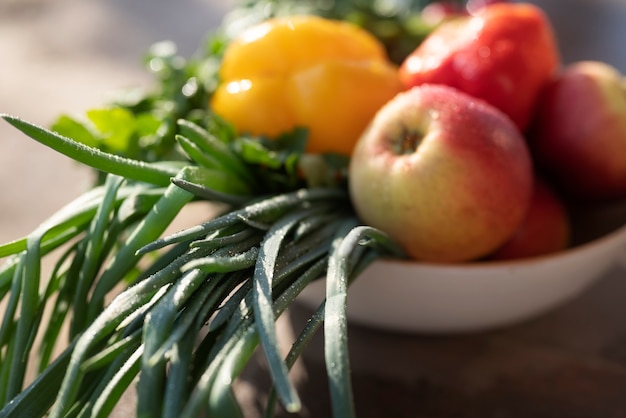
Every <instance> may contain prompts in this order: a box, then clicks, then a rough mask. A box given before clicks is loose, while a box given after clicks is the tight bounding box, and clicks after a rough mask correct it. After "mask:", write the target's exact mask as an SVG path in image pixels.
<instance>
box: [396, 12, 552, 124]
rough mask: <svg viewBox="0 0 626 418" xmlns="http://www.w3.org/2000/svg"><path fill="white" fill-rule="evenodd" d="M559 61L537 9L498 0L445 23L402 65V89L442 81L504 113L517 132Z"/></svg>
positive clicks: (549, 34) (545, 19)
mask: <svg viewBox="0 0 626 418" xmlns="http://www.w3.org/2000/svg"><path fill="white" fill-rule="evenodd" d="M559 64H560V58H559V54H558V50H557V45H556V41H555V37H554V33H553V29H552V27H551V25H550V22H549V21H548V19H547V17H546V15H545V14H544V13H543V11H542V10H541V9H539V8H538V7H536V6H533V5H530V4H515V3H496V4H491V5H488V6H485V7H483V8H481V9H480V10H479V11H478V12H477V13H476V14H475V15H472V16H467V17H460V18H457V19H452V20H449V21H445V22H444V23H442V24H441V25H440V26H438V27H437V28H436V29H435V30H434V31H433V32H432V33H431V34H430V35H429V36H428V37H427V38H426V39H425V40H424V41H423V42H422V43H421V44H420V45H419V46H418V47H417V48H416V49H415V51H413V53H412V54H410V55H409V56H408V57H407V58H406V60H405V61H404V62H403V63H402V65H401V67H400V80H401V81H402V83H403V84H404V86H405V87H406V88H410V87H413V86H417V85H420V84H426V83H429V84H433V83H434V84H445V85H448V86H451V87H455V88H457V89H459V90H461V91H463V92H465V93H468V94H470V95H472V96H474V97H478V98H480V99H483V100H485V101H487V102H488V103H490V104H492V105H493V106H495V107H497V108H498V109H500V110H501V111H503V112H504V113H505V114H507V115H508V116H509V117H510V118H511V119H512V120H513V122H515V124H516V125H517V126H518V128H519V129H520V130H522V131H523V130H525V129H526V127H527V126H528V123H529V122H530V120H531V118H532V114H533V111H534V107H535V103H536V100H537V97H538V95H539V92H540V91H541V89H542V88H543V87H544V85H545V84H546V83H547V82H548V81H549V80H550V78H551V77H552V76H553V74H554V72H555V71H556V70H557V68H558V66H559Z"/></svg>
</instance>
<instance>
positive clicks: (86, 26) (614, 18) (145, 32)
mask: <svg viewBox="0 0 626 418" xmlns="http://www.w3.org/2000/svg"><path fill="white" fill-rule="evenodd" d="M148 3H150V6H146V5H147V4H148ZM536 3H539V4H542V5H543V6H544V7H545V8H546V11H547V12H548V13H549V15H550V16H551V17H552V18H553V20H554V23H555V28H556V29H557V33H558V34H559V38H560V43H561V46H562V50H563V57H564V60H565V61H572V60H574V59H602V60H605V61H608V62H611V63H612V64H614V65H616V66H617V67H618V68H620V69H621V70H622V71H623V72H626V49H625V48H624V46H623V45H624V43H623V42H624V39H626V2H624V0H603V1H593V0H571V1H567V2H565V1H561V0H550V1H548V0H546V1H543V2H542V1H537V2H536ZM172 4H174V3H173V2H172V3H170V2H166V1H165V0H163V1H150V2H148V0H132V1H131V0H128V1H125V2H122V1H104V0H99V1H93V2H89V3H84V2H79V1H78V0H61V1H57V2H53V3H50V2H45V1H43V0H29V1H20V2H18V1H5V2H0V51H1V53H2V54H1V55H2V58H0V60H2V65H0V112H7V113H13V114H16V115H18V116H21V117H24V118H25V119H28V120H31V121H33V122H38V123H47V122H49V121H50V120H51V119H52V118H53V117H54V116H56V115H58V114H60V113H64V112H70V113H72V112H74V113H75V112H80V111H82V110H84V109H86V108H88V107H93V106H96V105H98V104H100V103H103V102H104V101H105V100H106V98H107V94H108V93H110V92H111V91H113V90H115V89H117V88H120V87H126V86H129V85H136V84H142V83H146V82H149V77H148V76H147V74H145V72H144V71H143V69H142V68H141V63H140V58H141V55H142V54H143V52H144V51H145V50H146V48H147V47H148V45H150V44H151V43H152V42H155V41H159V40H162V39H164V38H172V39H174V40H175V41H177V43H179V45H180V46H181V50H182V51H183V52H185V53H191V52H192V51H193V50H194V49H195V47H196V46H197V45H198V43H199V42H200V40H201V39H202V36H203V35H204V33H206V31H207V30H208V29H209V28H210V27H212V25H215V24H217V22H219V20H220V18H221V16H222V15H223V13H224V12H225V11H226V10H227V8H228V6H229V4H232V2H230V3H229V2H224V1H222V0H219V1H218V0H205V1H204V2H189V3H184V5H182V3H181V5H180V6H176V7H173V6H172ZM87 175H88V173H87V171H86V170H85V169H83V168H81V167H77V166H76V165H75V164H73V163H72V162H71V161H68V160H67V159H65V158H64V157H62V156H58V155H56V154H55V153H53V152H51V151H49V150H47V149H44V148H43V147H41V146H39V145H38V144H35V143H33V142H31V141H29V140H27V139H25V138H24V137H23V136H21V135H20V134H18V133H16V131H14V130H12V129H11V128H10V127H8V126H7V124H4V123H2V124H0V191H1V192H2V197H1V200H0V240H1V241H2V242H6V241H8V240H10V239H13V238H17V237H18V236H21V235H22V234H25V233H27V232H29V231H30V230H31V229H32V228H33V227H34V226H36V225H37V224H38V223H39V222H41V221H42V220H44V219H45V217H46V216H48V215H49V214H51V213H52V212H53V211H54V210H56V209H58V208H59V207H61V206H62V205H63V204H64V203H67V202H68V201H69V199H71V198H73V197H75V196H77V195H78V194H80V193H81V192H82V191H83V190H84V188H85V187H86V185H87V184H88V179H86V176H87ZM625 251H626V249H625ZM624 301H626V272H625V271H624V269H623V268H621V267H620V266H616V267H615V269H613V270H612V271H611V272H610V273H609V274H607V275H606V276H605V277H603V278H602V279H601V280H600V281H598V282H597V283H596V284H595V285H594V286H593V287H592V288H591V289H589V291H587V292H585V293H584V294H583V295H582V296H580V297H578V298H577V299H575V300H574V301H571V302H569V303H567V304H565V305H564V306H561V307H559V308H558V309H555V310H553V311H551V312H549V313H548V314H546V315H544V316H542V317H540V318H537V319H534V320H532V321H528V322H525V323H523V324H520V325H517V326H513V327H509V328H506V329H501V330H497V331H491V332H485V333H479V334H471V335H456V336H427V335H404V334H397V333H387V332H384V331H379V330H372V329H367V328H363V327H359V326H350V327H349V329H348V333H349V343H350V354H351V364H352V371H353V384H354V389H355V400H356V404H357V408H358V416H359V417H428V418H440V417H441V418H453V417H454V418H469V417H480V418H491V417H493V418H513V417H524V418H526V417H537V418H544V417H555V418H556V417H558V418H577V417H581V418H583V417H584V418H596V417H598V418H612V417H626V304H625V303H624ZM305 318H306V310H305V309H304V308H302V307H298V306H294V307H292V309H291V310H290V311H289V314H288V316H286V317H285V318H282V320H281V328H280V330H281V337H282V338H283V339H286V340H288V339H289V338H291V337H292V335H293V332H294V329H298V328H299V327H300V326H301V324H302V323H303V321H304V320H305ZM321 353H322V349H321V340H320V339H319V338H318V339H317V340H316V341H315V342H314V344H313V345H312V346H311V347H310V349H309V350H307V352H306V355H305V360H304V361H303V362H300V363H298V364H297V366H296V368H295V370H294V379H295V380H296V381H297V383H298V388H299V390H300V394H301V396H302V399H303V403H304V409H303V412H302V413H301V414H299V415H298V416H303V417H316V418H317V417H327V416H329V410H328V408H329V398H328V390H327V383H326V377H325V374H324V366H323V359H322V354H321ZM267 387H268V381H267V374H266V370H265V367H264V365H263V360H262V359H261V358H260V357H259V358H257V359H256V360H255V362H253V363H252V365H251V367H249V368H248V369H247V370H246V373H245V375H244V378H243V379H241V380H240V381H239V382H238V383H237V394H238V396H240V397H241V399H242V400H243V402H244V404H245V405H246V416H247V417H257V416H260V413H259V410H260V407H259V405H260V404H262V402H263V397H264V394H265V393H266V390H267ZM119 416H128V415H124V414H120V415H119ZM283 416H287V415H283Z"/></svg>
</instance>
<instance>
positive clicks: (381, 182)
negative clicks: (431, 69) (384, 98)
mask: <svg viewBox="0 0 626 418" xmlns="http://www.w3.org/2000/svg"><path fill="white" fill-rule="evenodd" d="M532 182H533V172H532V163H531V160H530V155H529V152H528V149H527V146H526V142H525V139H524V138H523V136H522V135H521V133H520V132H519V131H518V129H517V128H516V127H515V125H514V124H513V123H512V122H511V120H510V119H509V118H507V117H506V116H505V115H504V114H503V113H502V112H500V111H499V110H497V109H496V108H494V107H493V106H491V105H489V104H487V103H486V102H484V101H482V100H480V99H476V98H474V97H471V96H469V95H467V94H465V93H462V92H460V91H458V90H456V89H454V88H451V87H447V86H442V85H428V84H427V85H422V86H419V87H415V88H413V89H410V90H408V91H406V92H404V93H401V94H399V95H398V96H396V97H395V98H394V99H392V100H391V101H390V102H389V103H387V104H386V105H385V106H384V107H383V108H382V109H380V110H379V112H378V113H377V115H376V116H375V118H374V120H373V121H372V123H371V124H370V126H369V128H368V129H367V130H366V131H365V133H364V134H363V135H362V136H361V138H360V139H359V141H358V142H357V145H356V148H355V151H354V153H353V155H352V159H351V163H350V167H349V187H350V195H351V198H352V202H353V204H354V207H355V210H356V212H357V214H358V215H359V217H360V218H361V220H362V221H364V222H365V223H366V224H369V225H371V226H373V227H376V228H379V229H381V230H383V231H385V232H387V233H388V234H389V235H390V237H391V238H392V239H394V240H395V241H396V242H397V243H398V244H400V245H401V246H402V247H403V248H404V249H405V250H406V252H407V254H409V255H410V256H411V257H413V258H415V259H419V260H424V261H436V262H462V261H468V260H472V259H476V258H479V257H483V256H485V255H487V254H489V253H491V252H493V251H494V250H495V249H496V248H498V247H499V246H501V245H502V244H503V243H504V242H505V241H506V240H507V239H509V237H511V235H512V234H513V233H514V232H515V231H516V230H517V228H518V227H519V225H520V223H521V222H522V220H523V219H524V216H525V215H526V210H527V208H528V205H529V203H530V197H531V193H532Z"/></svg>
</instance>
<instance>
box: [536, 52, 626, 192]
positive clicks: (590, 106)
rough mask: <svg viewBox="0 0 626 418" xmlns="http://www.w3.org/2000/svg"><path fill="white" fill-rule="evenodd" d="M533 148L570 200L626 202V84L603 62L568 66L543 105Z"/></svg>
mask: <svg viewBox="0 0 626 418" xmlns="http://www.w3.org/2000/svg"><path fill="white" fill-rule="evenodd" d="M529 142H530V144H531V148H532V150H533V152H534V154H535V155H536V159H537V161H538V164H540V165H541V166H543V167H544V168H545V169H546V171H548V172H549V173H550V174H551V175H553V176H554V178H555V180H556V181H558V183H559V185H560V186H562V187H563V188H564V189H565V190H567V191H568V192H570V193H571V194H573V195H575V196H578V197H581V198H589V199H601V198H616V197H622V196H626V79H625V78H624V77H623V76H622V74H620V72H619V71H618V70H617V69H615V68H614V67H612V66H611V65H609V64H606V63H603V62H597V61H580V62H576V63H573V64H570V65H568V66H566V67H565V68H564V69H563V71H562V72H561V73H560V74H559V75H558V77H557V78H556V79H555V80H554V81H553V82H552V83H551V84H550V85H549V86H548V87H547V88H546V90H545V92H544V94H543V95H542V98H541V99H540V103H539V106H538V110H537V114H536V121H535V124H534V129H533V132H532V134H531V136H530V138H529Z"/></svg>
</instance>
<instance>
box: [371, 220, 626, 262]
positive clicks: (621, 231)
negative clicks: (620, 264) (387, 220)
mask: <svg viewBox="0 0 626 418" xmlns="http://www.w3.org/2000/svg"><path fill="white" fill-rule="evenodd" d="M624 235H626V222H624V223H623V224H622V225H621V226H619V227H617V228H615V229H613V230H611V231H610V232H607V233H605V234H604V235H601V236H599V237H596V238H593V239H591V240H589V241H586V242H583V243H580V244H576V245H573V246H570V247H568V248H565V249H563V250H561V251H558V252H553V253H549V254H542V255H537V256H533V257H523V258H513V259H506V260H488V259H485V260H472V261H467V262H459V263H445V262H436V261H421V260H415V259H410V258H399V257H397V258H394V257H382V258H379V259H378V260H376V261H382V262H384V263H387V264H392V263H394V264H399V265H403V266H409V265H412V266H414V267H418V266H419V267H423V268H428V269H441V270H446V269H449V270H460V269H464V270H466V269H472V270H482V269H488V270H492V269H501V268H519V267H524V266H528V265H533V266H534V265H537V264H541V263H550V262H557V261H559V260H562V259H567V258H571V257H575V256H576V255H577V254H579V253H582V252H586V251H590V250H591V249H593V248H597V247H600V246H602V245H608V244H610V243H612V242H615V243H616V244H617V243H619V241H621V240H623V238H624V237H623V236H624ZM624 248H625V249H626V242H624ZM625 257H626V254H625Z"/></svg>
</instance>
